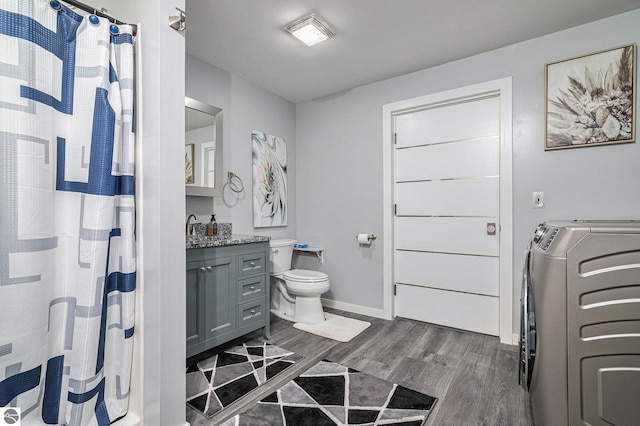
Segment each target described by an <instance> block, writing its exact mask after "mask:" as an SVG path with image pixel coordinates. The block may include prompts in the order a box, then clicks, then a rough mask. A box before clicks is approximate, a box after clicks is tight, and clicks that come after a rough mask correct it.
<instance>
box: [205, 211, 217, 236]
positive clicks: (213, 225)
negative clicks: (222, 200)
mask: <svg viewBox="0 0 640 426" xmlns="http://www.w3.org/2000/svg"><path fill="white" fill-rule="evenodd" d="M207 235H209V236H210V237H213V236H216V235H218V223H217V222H216V215H215V214H212V215H211V222H209V226H208V227H207Z"/></svg>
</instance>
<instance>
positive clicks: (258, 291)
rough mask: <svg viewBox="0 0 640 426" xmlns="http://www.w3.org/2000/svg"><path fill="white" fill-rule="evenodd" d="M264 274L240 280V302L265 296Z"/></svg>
mask: <svg viewBox="0 0 640 426" xmlns="http://www.w3.org/2000/svg"><path fill="white" fill-rule="evenodd" d="M264 286H265V282H264V275H258V276H255V277H250V278H243V279H241V280H238V303H244V302H248V301H250V300H254V299H257V298H259V297H264V289H265V287H264Z"/></svg>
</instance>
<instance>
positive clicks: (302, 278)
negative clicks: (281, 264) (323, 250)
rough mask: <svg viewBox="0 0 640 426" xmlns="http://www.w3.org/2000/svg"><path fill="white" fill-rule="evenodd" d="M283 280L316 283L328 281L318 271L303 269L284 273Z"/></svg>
mask: <svg viewBox="0 0 640 426" xmlns="http://www.w3.org/2000/svg"><path fill="white" fill-rule="evenodd" d="M284 279H285V280H291V281H298V282H305V283H318V282H322V281H326V280H328V279H329V276H328V275H327V274H323V273H322V272H318V271H307V270H305V269H292V270H290V271H287V272H285V273H284Z"/></svg>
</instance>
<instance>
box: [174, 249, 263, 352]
mask: <svg viewBox="0 0 640 426" xmlns="http://www.w3.org/2000/svg"><path fill="white" fill-rule="evenodd" d="M268 247H269V245H268V243H265V242H259V243H251V244H239V245H228V246H222V247H208V248H195V249H189V250H187V275H186V278H187V280H186V285H187V357H190V356H192V355H195V354H197V353H200V352H203V351H205V350H207V349H211V348H213V347H215V346H218V345H221V344H223V343H226V342H228V341H230V340H232V339H235V338H237V337H240V336H242V335H244V334H247V333H250V332H252V331H254V330H257V329H259V328H262V329H263V332H264V335H265V337H267V338H270V336H269V285H268V284H269V257H268V255H269V252H268Z"/></svg>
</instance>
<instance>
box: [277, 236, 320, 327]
mask: <svg viewBox="0 0 640 426" xmlns="http://www.w3.org/2000/svg"><path fill="white" fill-rule="evenodd" d="M295 243H296V240H292V239H280V240H271V241H270V243H269V246H270V248H271V254H270V261H271V313H273V314H274V315H275V316H277V317H279V318H282V319H285V320H288V321H295V322H299V323H302V324H319V323H321V322H323V321H324V320H325V318H324V312H323V311H322V302H321V301H320V296H321V295H322V294H323V293H326V292H327V291H329V277H328V276H327V274H323V273H322V272H318V271H308V270H304V269H291V258H292V256H293V246H294V244H295Z"/></svg>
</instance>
